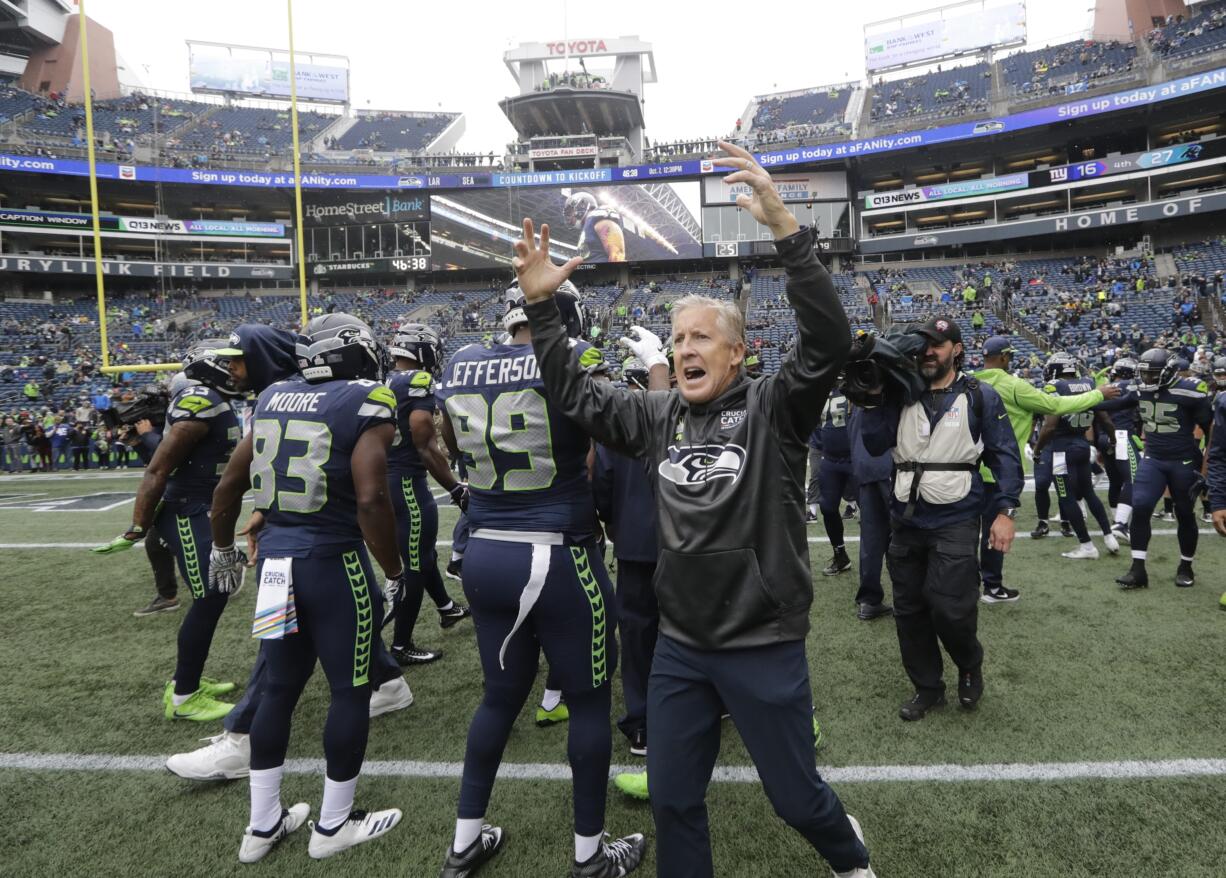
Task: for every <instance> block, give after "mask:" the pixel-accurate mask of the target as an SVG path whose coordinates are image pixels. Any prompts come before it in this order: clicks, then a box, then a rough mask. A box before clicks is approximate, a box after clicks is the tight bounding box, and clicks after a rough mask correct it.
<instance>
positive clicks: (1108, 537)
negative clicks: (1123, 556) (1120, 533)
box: [1103, 533, 1120, 555]
mask: <svg viewBox="0 0 1226 878" xmlns="http://www.w3.org/2000/svg"><path fill="white" fill-rule="evenodd" d="M1103 545H1104V546H1106V547H1107V551H1108V552H1110V553H1111V554H1112V555H1118V554H1119V553H1120V541H1119V540H1117V539H1116V538H1115V534H1114V533H1109V534H1103Z"/></svg>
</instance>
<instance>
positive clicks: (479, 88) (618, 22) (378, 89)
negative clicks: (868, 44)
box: [86, 0, 1093, 151]
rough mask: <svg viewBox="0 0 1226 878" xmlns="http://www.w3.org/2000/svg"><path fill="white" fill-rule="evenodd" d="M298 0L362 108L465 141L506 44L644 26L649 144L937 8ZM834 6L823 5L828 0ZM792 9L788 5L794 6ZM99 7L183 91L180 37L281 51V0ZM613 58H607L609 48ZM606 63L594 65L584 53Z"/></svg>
mask: <svg viewBox="0 0 1226 878" xmlns="http://www.w3.org/2000/svg"><path fill="white" fill-rule="evenodd" d="M722 5H723V4H719V3H675V2H674V3H661V2H659V0H621V2H619V3H595V2H590V0H588V2H574V0H570V2H565V0H536V2H529V3H516V2H502V3H494V2H490V0H460V2H455V3H449V2H434V3H420V2H411V3H406V2H403V0H349V2H337V0H295V3H294V39H295V48H296V49H297V50H298V51H299V52H306V51H315V52H328V53H334V54H338V55H345V56H347V57H348V58H349V64H350V70H351V74H350V93H351V99H352V102H353V106H354V107H355V108H358V109H365V108H372V109H390V110H433V109H443V110H450V111H456V112H462V113H464V114H465V115H466V117H467V133H466V135H465V137H464V139H463V140H462V141H461V146H462V147H463V148H465V149H472V150H474V151H485V150H489V149H494V150H501V149H502V148H503V146H504V145H505V144H506V143H507V141H509V140H511V139H512V138H513V136H514V132H513V130H512V128H511V126H510V124H509V123H508V122H507V120H506V117H505V116H503V114H502V111H501V110H500V109H499V108H498V101H499V100H500V99H501V98H504V97H506V96H508V95H510V94H512V93H514V92H515V91H516V89H517V84H516V81H515V80H514V79H513V78H512V76H511V74H510V72H509V71H508V70H507V68H506V66H505V65H504V64H503V62H502V55H503V53H504V52H505V51H506V50H507V49H508V48H511V47H513V46H516V45H518V44H519V43H523V42H541V41H552V40H560V39H562V38H563V37H564V36H569V37H570V38H571V39H584V38H608V37H617V36H638V37H639V38H640V39H643V40H645V41H647V42H649V43H651V44H652V47H653V50H654V53H655V62H656V70H657V74H658V78H659V82H658V83H656V84H655V85H649V86H648V87H647V93H646V119H647V135H648V137H649V138H650V139H651V140H652V141H653V142H662V141H670V140H676V139H683V138H689V137H694V138H699V137H706V136H711V135H718V134H724V133H727V132H728V131H729V130H730V129H731V128H732V126H733V125H734V124H735V122H736V119H737V118H738V117H739V116H740V114H741V112H742V111H743V110H744V109H745V106H746V104H747V103H748V102H749V99H750V98H751V97H752V96H754V95H756V94H763V93H768V92H774V91H786V90H791V89H797V88H804V87H807V86H815V85H823V84H828V83H834V82H842V81H847V80H861V79H863V78H864V58H863V55H864V38H863V26H864V24H865V23H866V22H873V21H878V20H880V19H883V18H888V17H890V16H896V15H900V14H905V13H907V12H916V11H921V10H924V9H929V8H932V6H935V5H938V4H937V3H935V2H922V0H858V2H849V3H833V2H829V0H819V2H802V3H796V4H789V6H787V7H778V6H775V7H771V9H772V12H771V14H769V15H765V14H763V13H764V12H765V10H766V7H764V6H763V5H761V4H735V5H734V4H731V3H728V4H726V6H727V9H728V12H729V13H731V14H729V15H722V14H720V11H719V10H720V9H721V6H722ZM1092 6H1093V0H1029V2H1028V3H1027V8H1028V29H1029V37H1030V44H1031V45H1032V46H1040V47H1041V46H1043V45H1047V44H1051V43H1056V42H1061V41H1064V40H1068V39H1073V38H1075V37H1077V36H1081V35H1084V34H1085V33H1086V32H1087V30H1088V28H1089V27H1090V24H1091V14H1090V12H1089V10H1090V8H1091V7H1092ZM835 8H837V9H838V12H837V13H835V14H825V10H829V11H830V12H831V13H834V9H835ZM785 9H786V11H785ZM86 11H87V12H88V14H89V16H90V17H91V18H93V19H95V20H96V21H98V22H100V23H101V24H103V25H105V26H106V27H108V28H110V29H111V30H112V31H113V32H114V34H115V42H116V49H117V50H118V52H119V54H120V55H121V56H122V57H123V58H124V60H125V61H126V62H127V64H128V65H129V66H130V67H131V69H132V70H133V71H134V72H135V74H136V75H137V76H139V77H140V78H141V79H143V80H144V81H145V83H146V84H147V85H148V86H149V87H151V88H155V89H160V90H163V91H173V92H184V93H185V92H187V91H188V78H187V47H186V45H185V42H184V41H185V40H188V39H192V40H205V41H211V42H230V43H236V44H241V45H248V46H269V47H273V48H286V47H287V46H288V29H287V24H286V16H285V11H286V4H285V2H284V0H209V2H204V3H201V2H190V3H189V2H183V0H176V2H168V0H87V3H86ZM604 60H611V59H604ZM588 68H589V70H591V71H592V72H600V71H599V68H598V64H597V63H596V62H593V63H591V64H589V65H588Z"/></svg>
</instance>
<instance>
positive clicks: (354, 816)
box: [307, 808, 400, 860]
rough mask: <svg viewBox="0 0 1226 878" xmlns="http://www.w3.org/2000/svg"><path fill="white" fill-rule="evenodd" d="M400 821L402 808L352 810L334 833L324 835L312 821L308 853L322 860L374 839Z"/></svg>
mask: <svg viewBox="0 0 1226 878" xmlns="http://www.w3.org/2000/svg"><path fill="white" fill-rule="evenodd" d="M399 822H400V809H399V808H388V809H387V810H386V811H369V812H367V811H351V812H349V817H348V819H347V820H345V822H344V823H342V824H341V825H340V826H339V827H338V828H337V830H336V833H335V834H334V835H324V834H323V833H322V832H320V831H319V827H317V826H316V825H315V823H314V822H312V823H311V843H310V844H309V845H308V846H307V853H309V854H310V855H311V857H312V858H313V859H316V860H322V859H325V858H327V857H331V856H334V855H335V854H339V853H340V852H341V851H344V850H348V849H349V848H351V847H353V846H354V845H359V844H362V843H363V842H367V841H374V840H375V839H376V838H378V837H379V836H381V835H383V834H385V833H387V832H390V831H391V830H392V829H393V828H394V827H395V826H396V824H397V823H399Z"/></svg>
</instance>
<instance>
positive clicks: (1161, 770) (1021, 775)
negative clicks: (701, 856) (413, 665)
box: [0, 753, 1226, 784]
mask: <svg viewBox="0 0 1226 878" xmlns="http://www.w3.org/2000/svg"><path fill="white" fill-rule="evenodd" d="M463 768H464V765H463V763H461V762H417V761H401V760H393V761H372V760H368V761H367V762H366V763H365V764H363V766H362V774H363V775H365V776H367V777H428V778H448V779H455V778H459V777H460V776H461V773H462V771H463ZM642 768H643V766H642V763H639V764H638V765H613V766H610V768H609V776H610V777H612V776H613V775H615V774H621V773H623V772H638V771H641V770H642ZM0 769H9V770H17V771H90V772H104V771H152V772H161V771H165V770H166V760H165V758H164V757H161V756H119V755H114V754H106V753H98V754H80V753H0ZM818 769H819V771H821V773H822V776H823V777H824V778H825V779H826V780H827V781H829V782H830V783H839V784H848V783H914V782H917V781H922V782H937V783H966V782H972V781H1002V780H1003V781H1044V780H1135V779H1147V778H1173V777H1220V776H1223V775H1226V759H1160V760H1152V761H1145V760H1137V761H1127V762H1017V763H1009V762H1003V763H985V764H979V765H848V766H844V767H842V768H828V767H823V766H818ZM285 770H286V771H287V772H288V773H290V774H320V773H322V772H323V770H324V760H322V759H290V760H287V761H286V763H285ZM498 776H499V777H501V778H509V779H513V780H569V779H570V767H569V766H567V765H561V764H556V763H550V762H523V763H503V765H502V767H501V768H499V769H498ZM712 780H715V781H717V782H721V783H758V773H757V771H756V770H755V769H754V768H753V767H752V766H740V765H724V766H717V767H716V769H715V772H714V774H713V775H712Z"/></svg>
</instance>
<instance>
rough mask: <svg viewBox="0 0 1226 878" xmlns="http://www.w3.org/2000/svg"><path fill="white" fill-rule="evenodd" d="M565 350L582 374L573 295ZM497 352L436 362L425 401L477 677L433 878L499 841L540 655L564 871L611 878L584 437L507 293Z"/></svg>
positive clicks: (602, 606)
mask: <svg viewBox="0 0 1226 878" xmlns="http://www.w3.org/2000/svg"><path fill="white" fill-rule="evenodd" d="M558 300H559V304H560V305H561V306H562V307H564V308H565V314H566V324H567V328H568V331H569V334H570V336H571V338H572V342H571V344H572V345H574V346H576V347H578V348H580V349H581V351H580V363H581V365H582V366H583V367H584V368H586V367H588V366H591V365H594V364H595V362H597V361H598V360H599V359H600V351H598V350H597V349H595V348H592V347H590V346H589V345H587V344H586V343H585V342H582V341H579V340H578V339H579V338H580V337H581V336H582V334H583V323H584V321H583V311H582V308H581V306H580V303H579V295H578V291H577V290H576V289H575V287H574V285H573V284H566V285H565V287H564V288H563V289H562V290H560V291H559V292H558ZM506 304H507V311H506V315H505V317H504V318H503V324H504V326H505V327H506V330H507V332H508V333H510V334H511V339H510V342H509V343H506V344H494V343H491V344H488V345H469V346H468V347H465V348H462V349H461V350H460V351H458V352H457V353H456V354H455V356H453V357H452V359H451V361H450V362H449V363H448V364H447V368H446V370H445V371H444V374H443V379H442V381H441V382H440V383H439V386H438V388H437V390H436V392H435V395H436V396H437V398H438V400H439V401H440V403H442V406H443V437H444V439H445V440H446V441H447V445H448V447H449V448H450V449H452V450H453V451H454V452H456V453H458V454H461V455H463V459H464V463H465V466H466V468H467V471H468V486H469V491H470V494H471V499H470V501H469V507H468V518H469V524H470V526H471V528H472V532H471V535H470V537H469V541H468V550H467V551H466V552H465V554H464V592H465V594H466V595H468V599H469V604H470V605H471V607H472V611H473V615H474V618H475V621H476V629H477V646H478V650H479V652H480V656H481V668H482V671H483V673H484V677H485V688H484V695H483V697H482V700H481V704H480V706H478V708H477V711H476V713H475V714H474V715H473V719H472V724H471V725H470V727H469V730H468V744H467V747H466V749H465V754H464V775H463V780H462V781H461V784H460V801H459V807H458V810H457V820H456V831H455V839H454V841H453V843H452V844H451V845H450V846H449V847H448V849H447V854H446V858H445V860H444V864H443V869H442V872H441V878H462V876H468V875H471V874H472V873H473V872H474V871H475V870H476V869H477V868H479V867H480V866H481V864H483V863H485V862H486V861H487V860H488V859H489V858H490V857H492V856H494V854H496V853H497V852H498V850H499V849H500V847H501V845H502V843H503V833H502V830H501V828H499V827H494V826H490V825H488V824H486V823H485V822H484V818H485V813H486V809H487V807H488V805H489V799H490V793H491V791H492V790H493V786H494V779H495V777H496V775H497V773H498V766H499V763H500V762H501V761H502V753H503V749H504V747H505V746H506V742H507V739H508V738H509V737H510V734H511V727H512V725H513V724H514V722H515V718H516V716H518V714H519V712H520V709H521V708H522V707H523V705H524V702H525V701H526V700H527V698H528V695H529V693H530V692H531V690H532V686H533V682H534V680H535V679H536V672H537V666H538V662H539V659H540V653H541V651H542V650H543V651H544V653H545V658H546V660H547V661H548V662H549V667H550V669H551V671H552V672H553V674H554V676H555V677H556V678H557V679H558V684H559V685H560V687H561V689H562V690H563V692H564V693H565V695H566V702H567V706H568V708H569V716H570V727H569V729H568V735H569V743H568V750H567V752H568V756H569V760H570V764H571V769H572V772H573V784H574V809H575V813H574V831H575V836H574V839H575V854H574V862H573V864H572V867H571V875H572V876H576V878H580V876H581V878H606V876H608V878H613V876H620V875H625V874H627V873H629V872H630V871H632V870H634V869H635V868H636V867H637V866H638V864H639V862H640V860H641V859H642V856H643V851H644V848H645V846H646V841H645V840H644V838H643V836H642V835H640V834H635V835H630V836H627V837H626V838H623V839H618V840H616V841H613V842H610V843H605V842H604V840H603V838H604V829H605V823H604V819H605V793H606V786H607V784H608V773H609V762H610V756H611V751H612V734H611V731H610V723H609V714H610V709H611V684H610V680H611V679H612V674H613V671H614V669H615V668H616V666H617V642H616V640H615V639H614V637H613V630H614V628H615V626H616V624H617V607H616V604H615V603H614V597H613V589H612V585H611V584H610V582H609V578H608V574H607V573H606V571H605V567H604V564H603V563H602V559H601V557H600V554H599V551H598V549H597V547H596V530H597V524H596V518H595V509H594V504H593V500H592V493H591V488H590V486H589V484H588V467H587V457H588V450H589V448H590V446H591V441H590V439H589V438H588V436H587V435H586V434H585V433H584V432H583V431H582V430H581V429H580V428H579V427H578V426H577V425H575V424H574V423H573V422H572V421H570V420H568V419H567V418H565V417H563V416H562V415H560V414H558V413H557V411H556V410H555V408H554V406H553V405H552V403H551V402H550V401H549V398H548V396H547V395H546V394H545V390H544V386H543V384H542V382H541V379H540V375H539V374H538V370H537V363H536V355H535V354H534V353H533V350H532V344H531V330H530V329H529V327H528V320H527V317H526V316H525V315H524V297H523V293H522V292H521V291H520V289H519V285H518V283H515V284H513V285H512V286H511V287H510V288H509V289H508V290H507V292H506Z"/></svg>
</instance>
